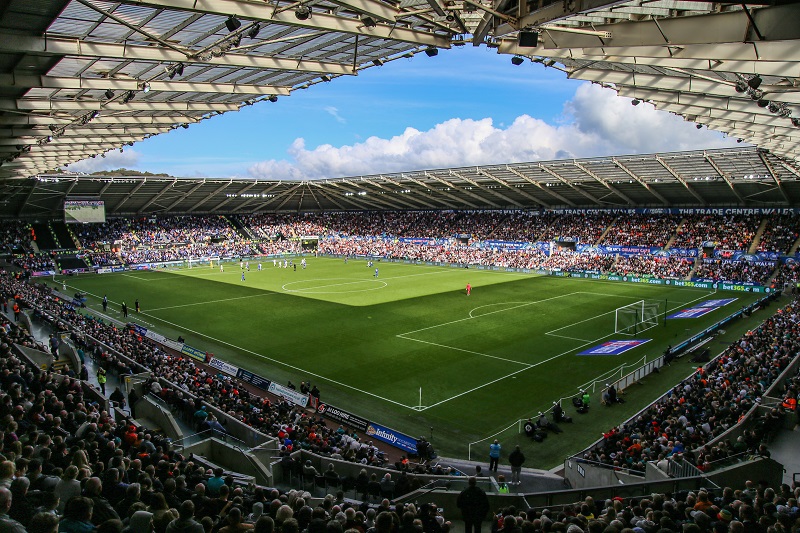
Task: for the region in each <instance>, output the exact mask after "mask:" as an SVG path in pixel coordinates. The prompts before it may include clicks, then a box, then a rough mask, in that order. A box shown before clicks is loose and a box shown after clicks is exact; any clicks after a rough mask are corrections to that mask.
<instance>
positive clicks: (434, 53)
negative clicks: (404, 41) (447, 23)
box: [425, 46, 439, 57]
mask: <svg viewBox="0 0 800 533" xmlns="http://www.w3.org/2000/svg"><path fill="white" fill-rule="evenodd" d="M425 55H426V56H428V57H435V56H437V55H439V49H438V48H436V47H434V46H429V47H428V48H426V49H425Z"/></svg>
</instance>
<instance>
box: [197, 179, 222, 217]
mask: <svg viewBox="0 0 800 533" xmlns="http://www.w3.org/2000/svg"><path fill="white" fill-rule="evenodd" d="M232 183H233V180H230V181H227V182H225V183H223V184H222V186H221V187H218V188H217V189H216V190H213V191H211V192H210V193H208V194H207V195H206V196H205V197H203V198H202V199H200V201H199V202H197V203H196V204H194V205H193V206H192V207H190V208H189V210H188V211H187V213H191V212H192V211H194V210H195V209H197V208H198V207H200V206H201V205H203V204H204V203H206V202H207V201H209V200H210V199H211V198H212V197H213V196H215V195H217V194H219V193H221V192H222V191H224V190H225V189H227V188H228V186H229V185H231V184H232Z"/></svg>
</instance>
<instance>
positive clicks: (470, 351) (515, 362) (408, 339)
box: [397, 334, 528, 366]
mask: <svg viewBox="0 0 800 533" xmlns="http://www.w3.org/2000/svg"><path fill="white" fill-rule="evenodd" d="M397 337H400V338H401V339H404V340H407V341H414V342H421V343H423V344H430V345H431V346H438V347H439V348H447V349H448V350H456V351H458V352H464V353H471V354H473V355H480V356H481V357H488V358H490V359H498V360H500V361H505V362H507V363H514V364H517V365H523V366H527V365H528V363H522V362H520V361H514V360H513V359H506V358H505V357H500V356H497V355H490V354H488V353H481V352H473V351H472V350H466V349H464V348H456V347H455V346H447V345H446V344H437V343H435V342H429V341H423V340H420V339H412V338H410V337H404V336H403V335H402V334H400V335H397Z"/></svg>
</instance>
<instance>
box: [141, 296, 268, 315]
mask: <svg viewBox="0 0 800 533" xmlns="http://www.w3.org/2000/svg"><path fill="white" fill-rule="evenodd" d="M276 294H278V293H276V292H264V293H261V294H248V295H247V296H234V297H232V298H221V299H219V300H207V301H205V302H193V303H189V304H180V305H169V306H166V307H156V308H155V309H148V311H150V312H151V313H152V312H154V311H163V310H164V309H177V308H179V307H190V306H193V305H206V304H218V303H220V302H232V301H233V300H244V299H245V298H260V297H264V296H275V295H276Z"/></svg>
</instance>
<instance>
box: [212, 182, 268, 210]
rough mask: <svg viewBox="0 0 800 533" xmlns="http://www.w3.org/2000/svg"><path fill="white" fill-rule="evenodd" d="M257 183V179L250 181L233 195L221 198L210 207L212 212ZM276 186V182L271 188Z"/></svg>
mask: <svg viewBox="0 0 800 533" xmlns="http://www.w3.org/2000/svg"><path fill="white" fill-rule="evenodd" d="M258 183H259V182H258V181H257V180H254V181H253V182H252V183H250V184H249V185H247V186H246V187H245V188H244V189H241V190H239V191H237V192H236V193H235V195H234V196H228V197H227V198H225V199H224V200H222V201H221V202H220V203H218V204H217V205H215V206H214V207H212V208H211V211H212V212H217V211H219V210H220V208H221V207H222V206H223V205H225V204H227V203H229V202H230V201H231V200H234V199H236V198H238V197H239V195H240V194H244V193H246V192H247V191H249V190H250V189H252V188H253V187H255V186H256V185H258ZM277 186H278V185H277V184H276V185H273V188H274V187H277Z"/></svg>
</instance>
